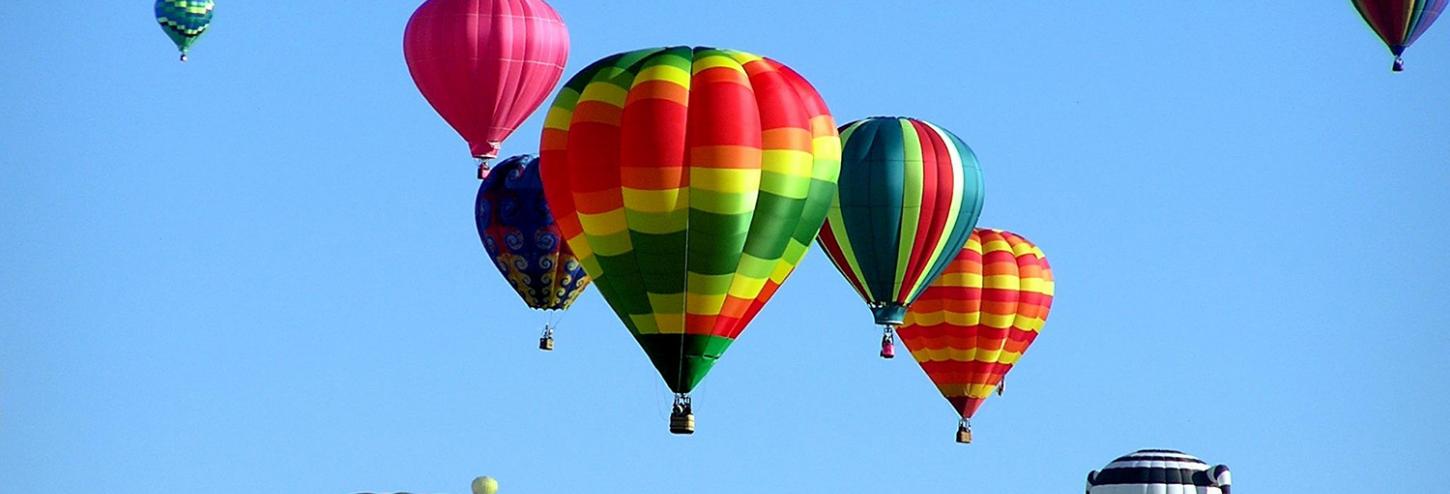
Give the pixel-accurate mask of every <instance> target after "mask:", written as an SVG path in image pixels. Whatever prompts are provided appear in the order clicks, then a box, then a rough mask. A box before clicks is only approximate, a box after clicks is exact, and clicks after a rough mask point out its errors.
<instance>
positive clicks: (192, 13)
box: [155, 0, 216, 60]
mask: <svg viewBox="0 0 1450 494" xmlns="http://www.w3.org/2000/svg"><path fill="white" fill-rule="evenodd" d="M215 9H216V5H215V4H214V3H213V2H212V0H156V6H155V11H156V22H157V23H158V24H160V25H161V30H162V31H165V32H166V36H167V37H169V38H171V42H173V43H176V49H177V50H180V51H181V54H182V55H183V60H184V59H185V58H184V57H185V55H186V52H187V51H189V50H191V45H192V44H193V43H196V40H197V39H200V38H201V35H203V34H206V30H207V28H209V27H211V17H212V11H213V10H215Z"/></svg>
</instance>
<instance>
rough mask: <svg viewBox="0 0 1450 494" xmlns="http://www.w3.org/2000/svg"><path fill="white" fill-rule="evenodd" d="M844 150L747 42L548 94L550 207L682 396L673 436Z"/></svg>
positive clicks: (604, 71)
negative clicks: (693, 393) (738, 48)
mask: <svg viewBox="0 0 1450 494" xmlns="http://www.w3.org/2000/svg"><path fill="white" fill-rule="evenodd" d="M840 150H841V149H840V141H839V139H838V138H837V135H836V128H835V124H834V122H833V121H832V119H831V116H830V113H829V112H828V110H827V109H826V105H825V103H824V102H823V101H822V100H821V97H820V96H819V95H818V94H817V93H816V91H815V89H814V88H812V87H811V85H810V84H809V83H808V82H806V80H805V79H804V78H802V77H801V76H800V75H798V74H797V73H796V72H795V71H793V70H791V69H790V68H788V67H786V66H784V65H782V64H780V63H779V62H776V61H774V60H771V59H768V58H763V57H760V56H757V55H753V54H750V53H746V52H742V51H736V50H727V49H715V48H690V47H671V48H656V49H646V50H639V51H632V52H627V53H621V54H617V55H613V56H610V57H606V58H604V59H602V60H600V61H598V62H595V63H594V64H593V65H590V66H589V67H587V68H585V69H584V70H583V71H581V72H580V73H579V74H578V75H575V76H574V77H573V78H572V79H570V81H569V82H568V83H566V84H565V85H564V88H563V89H562V90H560V92H559V95H558V97H557V98H556V99H555V100H554V104H553V107H552V108H551V109H550V111H549V114H548V117H547V118H546V119H545V122H544V132H543V138H542V142H541V144H540V152H541V159H542V160H541V166H542V173H543V178H544V191H545V193H546V194H547V195H548V198H549V208H550V209H551V210H552V211H553V212H554V218H556V219H557V220H558V221H559V229H560V230H561V231H563V233H564V235H565V238H566V239H567V240H568V242H569V246H570V247H573V248H574V252H576V253H578V254H579V258H580V260H581V262H582V263H583V264H584V269H585V271H586V272H588V273H589V275H590V277H592V278H593V280H594V285H595V286H597V287H599V292H600V294H602V295H603V296H604V299H605V300H606V301H608V302H609V305H610V307H612V308H613V309H614V311H615V313H616V314H617V315H618V316H619V318H620V320H621V321H623V322H624V325H625V327H627V328H628V329H629V331H630V333H631V334H633V335H634V337H635V339H636V340H637V341H638V342H639V344H640V346H641V347H643V348H644V351H645V353H646V354H648V355H649V358H650V360H651V361H652V362H653V363H654V366H655V368H656V369H657V370H659V373H660V376H661V377H663V378H664V380H665V383H666V384H667V385H668V386H669V388H670V389H671V390H672V391H673V392H674V393H675V406H674V409H673V411H672V413H671V416H670V425H671V426H670V430H671V432H674V433H677V434H689V433H691V432H693V431H694V415H693V414H692V413H691V405H690V396H689V393H690V391H691V390H692V389H693V388H694V387H695V385H696V384H697V383H699V382H700V380H701V379H702V378H704V377H705V374H706V373H707V372H709V371H710V368H711V367H713V366H714V365H715V362H716V361H717V360H719V359H720V356H721V355H722V354H723V353H724V352H725V349H726V347H728V346H730V343H731V342H733V341H734V340H735V339H736V338H737V337H738V336H740V333H741V331H743V330H744V329H745V327H746V325H747V324H749V322H750V320H751V319H752V318H754V317H755V315H756V314H757V313H758V312H759V311H760V309H761V307H762V306H764V305H765V303H766V302H767V301H768V300H769V299H770V297H771V296H772V295H774V294H775V291H776V289H777V288H778V287H779V286H780V284H781V283H783V282H784V281H785V279H786V277H787V276H789V275H790V273H791V271H792V270H793V269H794V268H795V266H796V263H797V262H799V261H800V260H801V257H802V256H804V255H805V253H806V251H807V248H808V247H809V246H810V243H811V241H812V239H813V238H814V237H815V232H816V230H818V229H819V228H820V226H821V222H822V221H823V219H824V218H825V215H826V209H827V208H828V207H829V205H830V200H831V199H830V198H831V197H832V196H833V195H834V194H835V188H836V175H837V173H838V171H839V168H840Z"/></svg>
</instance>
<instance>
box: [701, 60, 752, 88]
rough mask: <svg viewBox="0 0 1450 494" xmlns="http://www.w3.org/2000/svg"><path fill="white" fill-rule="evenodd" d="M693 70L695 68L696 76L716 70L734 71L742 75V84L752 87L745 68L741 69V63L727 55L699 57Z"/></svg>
mask: <svg viewBox="0 0 1450 494" xmlns="http://www.w3.org/2000/svg"><path fill="white" fill-rule="evenodd" d="M693 68H694V71H693V73H694V74H699V73H701V72H704V71H706V70H710V69H716V68H724V69H730V70H733V71H736V72H739V73H740V82H741V83H742V84H744V85H745V86H747V87H749V85H750V84H749V79H748V78H747V77H746V75H745V68H744V67H741V66H740V62H737V61H735V59H734V58H731V57H730V56H729V55H727V54H723V53H722V54H717V55H707V56H704V57H697V58H695V65H694V67H693Z"/></svg>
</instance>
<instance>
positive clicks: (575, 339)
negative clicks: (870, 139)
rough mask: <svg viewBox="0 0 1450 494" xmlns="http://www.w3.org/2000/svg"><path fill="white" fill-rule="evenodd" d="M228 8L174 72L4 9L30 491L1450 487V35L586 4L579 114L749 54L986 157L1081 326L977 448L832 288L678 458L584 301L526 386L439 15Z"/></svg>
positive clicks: (1307, 21) (518, 138) (3, 301)
mask: <svg viewBox="0 0 1450 494" xmlns="http://www.w3.org/2000/svg"><path fill="white" fill-rule="evenodd" d="M218 3H220V6H219V8H218V10H217V17H216V21H215V23H214V26H213V30H212V32H211V33H210V34H208V35H207V37H206V38H205V39H203V40H202V41H201V42H200V43H199V44H198V45H197V46H196V48H195V50H194V52H193V56H192V61H191V63H188V64H185V65H182V64H178V63H176V60H175V58H176V57H175V53H174V51H173V50H172V47H171V45H170V41H168V40H167V39H166V37H165V36H164V35H163V34H162V33H161V31H160V30H159V29H158V28H157V27H156V26H155V25H154V21H153V18H152V15H151V5H150V2H143V1H132V2H40V1H34V0H19V1H9V2H0V47H3V52H4V56H3V62H0V67H3V70H0V95H3V96H0V115H3V116H0V172H3V173H0V492H14V493H20V492H96V491H104V492H111V493H154V492H210V493H217V494H227V493H250V492H257V491H266V492H296V493H327V492H337V493H343V492H357V491H368V490H370V491H384V490H410V491H413V492H425V493H426V492H445V493H463V492H466V491H467V489H468V482H469V480H470V479H472V478H473V476H475V475H482V474H488V475H492V476H495V477H497V478H498V479H499V480H500V482H501V484H502V486H503V490H502V492H505V493H549V492H668V491H671V490H682V491H683V492H692V493H700V494H706V493H733V492H867V491H882V492H948V491H957V492H961V491H966V492H1023V493H1038V492H1041V493H1048V492H1080V489H1081V488H1082V483H1083V478H1084V476H1085V474H1086V473H1087V472H1088V471H1089V470H1092V469H1095V468H1100V467H1101V466H1102V465H1104V464H1105V463H1106V462H1108V461H1110V460H1111V459H1113V458H1114V457H1116V456H1117V455H1120V454H1123V453H1126V452H1129V451H1132V450H1134V449H1137V448H1143V447H1169V448H1179V449H1183V450H1186V451H1188V452H1191V453H1194V454H1197V455H1199V456H1201V457H1203V458H1205V459H1206V460H1208V461H1210V462H1215V463H1226V464H1228V465H1230V466H1231V467H1232V468H1233V470H1234V473H1235V477H1236V480H1238V484H1239V486H1240V489H1248V490H1249V491H1246V492H1250V491H1252V492H1261V493H1263V492H1326V493H1354V492H1411V491H1429V490H1432V489H1437V488H1440V487H1442V486H1443V476H1440V475H1432V472H1440V471H1443V469H1444V465H1445V463H1446V462H1447V460H1450V453H1447V451H1450V450H1447V449H1446V447H1445V442H1444V441H1445V437H1447V436H1450V426H1447V425H1446V421H1445V414H1446V413H1447V410H1450V364H1447V363H1446V362H1447V360H1446V359H1445V354H1446V353H1447V351H1450V337H1447V335H1446V330H1447V329H1450V315H1447V312H1446V311H1444V310H1441V309H1442V308H1443V306H1444V304H1445V301H1446V299H1447V298H1450V288H1447V287H1446V285H1445V284H1444V283H1443V282H1442V280H1444V279H1445V278H1447V277H1450V256H1447V255H1446V254H1445V253H1444V248H1443V246H1444V245H1445V243H1446V242H1447V241H1450V221H1447V220H1446V218H1447V217H1450V207H1447V205H1450V198H1447V197H1450V196H1447V191H1450V139H1447V137H1446V136H1447V135H1450V119H1447V114H1446V110H1447V108H1450V106H1447V99H1446V98H1447V97H1446V92H1445V88H1446V87H1450V25H1442V26H1437V27H1436V28H1434V29H1431V30H1430V32H1429V33H1428V34H1427V35H1426V36H1425V37H1424V38H1423V39H1421V41H1420V43H1419V44H1418V45H1417V46H1415V47H1414V48H1412V49H1411V50H1410V52H1409V54H1408V71H1407V72H1405V73H1402V74H1391V73H1390V71H1389V65H1390V61H1391V57H1390V56H1389V55H1388V53H1387V51H1386V50H1385V49H1384V48H1383V47H1382V46H1381V45H1380V44H1379V41H1378V39H1376V38H1375V37H1374V36H1373V35H1372V34H1371V32H1370V31H1369V30H1368V28H1366V27H1365V26H1364V25H1363V24H1362V23H1361V21H1360V20H1359V18H1358V16H1357V15H1356V14H1355V12H1354V10H1353V8H1352V7H1351V6H1350V5H1349V2H1326V1H1322V0H1294V1H1285V2H1209V1H1191V2H1161V1H1146V0H1132V1H1129V0H1124V1H1117V2H1045V1H1042V2H981V1H974V2H948V1H935V2H925V1H921V2H900V3H899V4H898V3H897V2H871V3H866V2H850V1H844V2H843V1H835V2H826V1H815V0H810V1H805V0H802V1H790V2H779V1H773V0H741V1H734V2H722V1H714V2H697V1H632V2H597V1H582V0H556V1H555V2H554V5H555V6H556V7H557V8H558V10H559V11H560V12H561V13H562V15H563V16H564V17H565V19H566V21H567V22H568V23H569V26H570V28H571V32H572V37H573V51H572V56H571V59H570V62H569V66H570V69H569V73H573V72H574V71H575V70H577V69H579V68H581V67H583V66H584V65H585V64H587V63H588V62H590V61H592V60H595V59H597V58H600V57H602V56H605V55H608V54H610V53H614V52H618V51H623V50H627V49H634V48H640V47H646V46H656V45H666V44H698V45H717V46H725V47H732V48H739V49H744V50H748V51H753V52H757V53H760V54H764V55H768V56H771V57H773V58H777V59H779V60H781V61H783V62H785V63H787V64H790V65H792V66H793V67H795V68H796V69H798V70H799V71H800V72H802V73H803V74H804V75H805V76H806V77H807V78H809V79H810V80H811V81H812V82H813V83H814V84H815V85H816V86H817V87H818V89H819V90H820V91H821V93H822V94H823V95H824V96H825V97H826V98H827V100H828V102H829V103H830V105H831V107H832V110H833V112H834V114H835V115H836V116H837V118H838V120H840V121H843V122H844V121H848V120H852V119H855V118H860V117H864V116H868V115H876V114H906V115H913V116H917V117H921V118H925V119H928V120H930V121H933V122H936V123H938V124H940V125H942V126H944V127H947V128H949V129H951V130H953V131H954V132H955V133H957V134H958V135H960V136H961V137H962V138H963V139H964V140H966V141H967V142H968V143H969V144H970V145H971V146H972V147H973V148H974V149H975V150H976V152H977V154H978V155H979V156H980V157H981V160H982V163H983V167H984V170H985V173H986V177H987V190H988V200H987V205H986V210H985V213H984V214H983V215H982V219H981V222H980V224H981V225H982V226H992V227H1001V228H1008V229H1011V230H1015V231H1018V232H1020V233H1022V234H1024V235H1026V236H1027V237H1028V238H1030V239H1033V240H1034V241H1036V242H1037V243H1039V244H1040V245H1041V246H1042V247H1043V248H1044V249H1045V250H1046V252H1047V254H1048V257H1049V259H1051V261H1052V263H1053V266H1054V268H1055V273H1056V276H1057V279H1058V298H1057V301H1056V303H1055V304H1054V307H1053V312H1052V316H1051V319H1050V320H1049V321H1048V324H1047V327H1046V330H1045V332H1044V335H1043V336H1042V338H1040V339H1039V340H1038V343H1037V344H1036V345H1035V346H1034V347H1033V348H1032V349H1031V351H1030V352H1029V353H1028V355H1027V357H1026V358H1025V359H1024V361H1023V363H1022V365H1021V366H1019V367H1018V368H1017V369H1016V370H1015V371H1014V372H1013V373H1012V375H1011V377H1010V379H1009V381H1010V386H1009V388H1008V392H1007V395H1006V396H1005V397H1003V398H993V399H992V400H991V401H989V402H988V403H987V405H986V406H985V407H984V409H983V411H982V412H981V413H980V414H979V415H978V418H977V421H976V436H977V438H976V439H977V442H976V443H975V444H972V445H970V446H959V445H957V444H954V443H953V442H952V433H953V431H954V427H955V416H954V415H953V414H952V411H951V410H950V408H949V407H948V406H947V405H946V402H945V401H944V400H942V399H941V398H940V397H939V395H937V393H936V391H935V390H934V388H933V387H932V386H931V385H930V383H929V382H928V381H927V379H926V377H925V376H924V375H923V374H922V373H921V371H920V370H919V369H918V368H917V367H916V365H915V364H914V363H912V362H911V361H910V360H909V359H906V360H903V359H896V360H895V361H882V360H880V359H878V358H876V356H875V352H876V350H877V348H876V343H877V338H878V334H879V333H878V332H877V331H878V330H877V329H876V328H875V327H873V326H872V325H871V321H870V316H869V314H868V313H867V311H866V310H865V309H864V308H863V307H862V306H861V304H860V302H859V301H858V300H857V299H856V297H855V295H854V294H853V293H852V292H851V290H850V288H849V287H848V285H847V284H846V282H845V281H844V280H842V279H840V278H839V275H838V274H837V273H836V272H835V271H834V269H833V268H832V267H831V266H830V263H829V262H828V261H827V259H826V257H825V256H824V255H822V254H821V253H820V252H819V251H814V252H812V254H811V255H810V256H809V257H808V258H807V260H806V262H805V263H804V265H802V266H801V268H800V269H799V270H798V271H797V272H796V273H795V275H794V276H793V277H792V278H791V279H790V281H789V282H788V283H787V284H786V285H785V287H784V288H783V289H782V290H781V292H780V294H779V295H778V296H777V297H776V298H775V299H774V300H773V301H772V302H771V304H770V305H769V306H768V307H767V309H766V310H765V311H764V312H763V313H762V314H761V316H760V317H759V318H758V319H757V320H756V321H755V322H754V323H753V325H752V326H751V328H750V329H749V330H748V331H746V333H745V334H744V336H743V338H742V339H741V340H740V341H739V342H737V343H736V344H735V345H734V346H733V347H732V348H731V350H730V352H729V353H728V354H727V355H726V357H725V359H724V360H723V361H722V362H721V364H720V365H719V366H717V367H716V368H715V371H714V372H712V373H711V375H710V376H709V378H708V379H707V380H706V381H705V383H704V385H703V386H702V388H700V389H699V390H698V392H697V393H696V398H695V402H696V408H697V414H696V415H697V417H698V419H699V427H700V429H699V433H697V434H696V435H695V436H694V437H688V438H682V437H675V436H671V435H670V434H668V433H667V432H666V422H667V415H668V412H667V407H668V404H669V399H670V394H669V392H668V390H667V389H666V388H665V387H664V385H663V383H662V382H661V381H660V379H659V377H658V375H657V374H656V373H655V371H654V369H653V368H652V367H651V366H650V364H649V363H648V360H647V359H646V358H645V357H644V355H643V353H642V352H641V351H640V350H638V348H637V347H636V346H635V344H634V342H633V341H632V339H630V338H629V337H628V336H627V335H626V332H625V330H624V329H623V327H622V325H621V324H620V323H619V322H618V321H617V320H616V319H615V318H614V316H613V315H612V314H611V313H610V312H609V311H608V308H607V307H606V305H605V303H604V300H603V299H602V298H600V297H599V295H598V294H597V293H596V292H593V291H591V292H589V293H588V294H586V295H585V296H584V297H583V298H581V299H580V301H579V302H578V303H577V304H576V305H575V307H574V310H573V311H572V312H571V313H570V315H569V316H568V318H567V319H566V320H565V321H564V326H563V327H562V329H561V330H560V333H559V341H558V345H559V347H558V351H556V352H554V353H552V354H544V353H541V352H538V351H537V350H535V349H534V345H535V342H536V338H537V336H538V330H539V327H540V323H541V319H540V317H539V316H538V315H536V314H534V313H532V312H529V311H526V310H524V309H523V308H522V305H521V304H520V303H519V301H518V300H517V299H516V297H515V296H514V294H513V293H512V292H511V291H509V290H508V288H507V287H506V284H505V283H504V282H503V281H502V279H501V278H500V277H499V276H498V273H497V272H496V271H494V269H493V268H492V267H491V266H490V264H489V263H488V262H487V261H486V259H485V257H484V252H483V249H482V247H481V246H480V245H479V242H478V239H477V236H476V234H475V232H474V227H473V221H472V219H471V216H470V214H471V212H470V211H471V207H472V201H473V195H474V192H475V190H476V187H477V181H476V180H474V179H473V178H472V174H473V171H474V170H473V165H472V163H471V161H470V160H469V158H468V156H467V151H466V147H465V145H464V144H463V142H462V140H461V139H460V138H458V137H457V136H456V135H455V134H454V133H453V131H452V130H451V129H450V128H449V127H447V126H446V124H444V122H443V121H442V120H441V119H440V118H438V117H437V116H436V114H434V112H433V110H432V109H431V108H430V107H429V106H428V105H427V104H426V103H425V102H424V101H423V99H422V97H421V96H420V95H419V94H418V92H417V91H416V89H415V88H414V86H413V84H412V82H411V80H410V78H409V77H408V74H407V69H406V67H405V65H404V63H403V58H402V53H401V52H402V48H401V39H402V30H403V25H404V23H405V22H406V20H407V18H408V16H409V14H410V13H411V12H412V10H413V9H414V7H416V2H412V1H389V2H344V3H337V2H242V1H235V2H234V1H221V2H218ZM1009 4H1010V5H1009ZM626 5H628V6H626ZM539 123H540V118H538V115H536V116H535V118H533V119H531V120H530V121H529V123H528V124H526V125H525V126H524V127H523V128H522V129H520V130H519V132H518V133H517V134H515V136H514V138H513V139H512V140H511V141H509V142H508V143H507V145H506V146H505V149H504V151H505V152H506V153H510V154H512V153H522V152H531V151H534V150H535V149H536V148H537V135H538V130H539Z"/></svg>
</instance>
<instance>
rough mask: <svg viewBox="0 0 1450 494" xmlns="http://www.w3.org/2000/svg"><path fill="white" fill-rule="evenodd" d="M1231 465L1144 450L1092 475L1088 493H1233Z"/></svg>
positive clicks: (1158, 450)
mask: <svg viewBox="0 0 1450 494" xmlns="http://www.w3.org/2000/svg"><path fill="white" fill-rule="evenodd" d="M1232 483H1233V478H1232V475H1230V474H1229V471H1228V467H1227V466H1224V465H1218V466H1214V467H1210V466H1208V464H1207V463H1204V462H1203V460H1200V459H1198V458H1194V457H1193V456H1192V455H1187V454H1184V453H1183V452H1182V451H1174V450H1171V449H1141V450H1138V451H1136V452H1134V453H1132V454H1129V455H1126V456H1122V457H1119V458H1118V459H1116V460H1113V462H1112V463H1109V464H1108V466H1106V467H1103V469H1102V470H1095V471H1093V472H1091V473H1089V474H1088V478H1087V494H1165V493H1173V492H1183V493H1196V494H1231V493H1230V490H1229V487H1230V484H1232Z"/></svg>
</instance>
